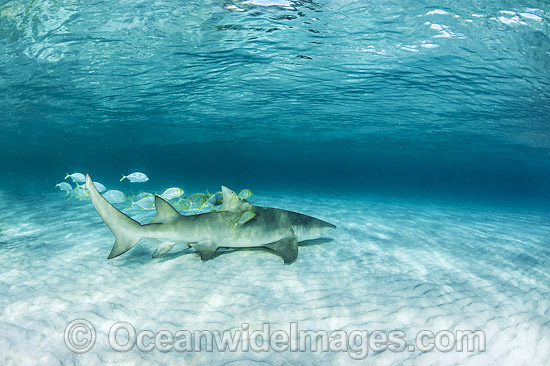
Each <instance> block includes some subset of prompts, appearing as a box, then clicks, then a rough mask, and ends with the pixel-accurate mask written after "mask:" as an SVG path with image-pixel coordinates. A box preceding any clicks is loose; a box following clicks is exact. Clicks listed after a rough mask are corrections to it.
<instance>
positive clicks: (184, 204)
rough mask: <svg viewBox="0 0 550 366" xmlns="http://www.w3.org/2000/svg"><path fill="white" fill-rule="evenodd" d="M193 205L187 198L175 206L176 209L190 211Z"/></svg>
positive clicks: (177, 202)
mask: <svg viewBox="0 0 550 366" xmlns="http://www.w3.org/2000/svg"><path fill="white" fill-rule="evenodd" d="M191 205H192V202H190V201H189V200H187V199H186V198H181V197H180V198H179V199H178V200H177V201H176V202H174V204H173V206H174V207H175V208H177V209H179V210H183V211H189V208H190V207H191Z"/></svg>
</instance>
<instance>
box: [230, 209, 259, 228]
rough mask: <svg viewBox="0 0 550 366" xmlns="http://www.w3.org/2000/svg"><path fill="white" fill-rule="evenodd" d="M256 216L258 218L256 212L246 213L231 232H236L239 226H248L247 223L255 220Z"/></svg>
mask: <svg viewBox="0 0 550 366" xmlns="http://www.w3.org/2000/svg"><path fill="white" fill-rule="evenodd" d="M254 216H256V213H255V212H254V211H246V212H244V213H243V214H242V215H241V217H240V218H239V220H238V221H237V222H236V223H234V224H233V226H232V227H231V230H235V228H236V227H237V226H238V225H244V224H246V223H247V222H249V221H250V220H252V219H253V218H254Z"/></svg>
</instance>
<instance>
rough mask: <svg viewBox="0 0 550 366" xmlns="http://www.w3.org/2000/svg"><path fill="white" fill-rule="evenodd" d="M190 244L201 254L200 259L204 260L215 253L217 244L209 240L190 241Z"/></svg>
mask: <svg viewBox="0 0 550 366" xmlns="http://www.w3.org/2000/svg"><path fill="white" fill-rule="evenodd" d="M191 246H192V247H193V248H195V250H196V251H197V252H199V254H200V255H201V260H203V261H206V260H208V259H210V258H212V256H213V255H214V253H216V250H217V249H218V246H217V245H216V244H215V243H213V242H211V241H203V242H198V243H191Z"/></svg>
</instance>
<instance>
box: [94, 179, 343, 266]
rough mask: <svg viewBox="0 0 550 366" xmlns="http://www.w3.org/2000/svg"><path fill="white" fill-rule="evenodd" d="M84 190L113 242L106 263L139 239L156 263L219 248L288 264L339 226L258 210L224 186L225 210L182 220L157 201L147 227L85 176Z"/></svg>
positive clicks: (206, 255) (210, 253)
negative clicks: (265, 254)
mask: <svg viewBox="0 0 550 366" xmlns="http://www.w3.org/2000/svg"><path fill="white" fill-rule="evenodd" d="M86 189H87V190H88V191H89V192H90V199H91V201H92V204H93V205H94V207H95V209H96V210H97V212H98V213H99V216H101V218H102V219H103V221H104V222H105V224H106V225H107V226H108V227H109V229H110V230H111V231H112V233H113V234H114V236H115V244H114V246H113V248H112V250H111V253H110V254H109V256H108V258H109V259H111V258H115V257H117V256H119V255H121V254H123V253H125V252H126V251H128V250H130V249H131V248H132V247H133V246H134V245H136V244H137V243H138V242H139V241H140V240H141V239H145V238H147V239H153V240H155V241H157V243H158V247H157V249H156V250H155V252H154V253H153V258H157V257H160V256H162V255H164V254H166V253H167V252H168V251H169V250H170V249H172V247H173V246H174V245H175V244H177V243H187V245H188V246H190V247H193V248H194V249H195V250H196V251H197V252H199V254H200V256H201V259H202V260H208V259H210V258H211V257H212V256H213V255H214V253H215V252H216V250H217V249H218V248H219V247H224V248H243V247H266V248H269V249H271V250H273V251H275V252H277V253H278V254H279V255H281V256H282V258H283V260H284V262H285V263H287V264H290V263H294V262H295V261H296V258H297V257H298V242H299V241H303V240H310V239H316V238H320V237H321V236H323V235H325V234H327V233H328V232H330V231H331V230H333V229H335V228H336V226H334V225H332V224H330V223H328V222H325V221H322V220H319V219H316V218H314V217H311V216H307V215H303V214H300V213H296V212H292V211H287V210H282V209H278V208H270V207H260V206H255V205H253V204H251V203H250V202H248V201H246V200H244V199H241V198H239V197H238V196H237V195H236V194H235V192H233V191H232V190H230V189H229V188H227V187H223V186H222V193H223V204H222V206H221V207H220V209H219V210H217V211H211V212H207V213H202V214H197V215H186V216H184V215H181V214H180V213H179V212H178V211H177V210H176V209H175V208H173V207H172V206H171V205H170V204H169V203H168V202H166V201H165V200H164V199H162V198H161V197H159V196H156V197H155V207H156V210H157V214H156V216H155V217H154V218H153V220H151V222H150V223H149V224H143V225H142V224H140V223H139V222H137V221H135V220H134V219H132V218H130V217H129V216H127V215H125V214H124V213H122V212H121V211H119V210H118V209H117V208H116V207H114V206H113V205H111V204H110V203H109V202H108V201H107V200H106V199H105V198H103V196H102V195H101V194H100V193H99V191H98V190H97V188H96V187H95V185H94V184H93V183H92V179H91V178H90V175H89V174H87V173H86ZM249 211H251V212H252V213H253V214H251V215H250V216H253V217H252V218H251V219H250V220H248V221H247V222H245V223H243V224H241V225H236V223H237V222H238V221H239V219H240V218H241V217H242V215H243V213H245V212H247V213H248V212H249Z"/></svg>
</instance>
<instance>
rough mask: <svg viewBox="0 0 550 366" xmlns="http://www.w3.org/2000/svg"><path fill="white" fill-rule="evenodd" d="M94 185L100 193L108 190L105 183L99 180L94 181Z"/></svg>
mask: <svg viewBox="0 0 550 366" xmlns="http://www.w3.org/2000/svg"><path fill="white" fill-rule="evenodd" d="M94 186H95V187H96V188H97V190H98V191H99V193H103V192H105V191H106V190H107V187H105V186H104V185H103V184H101V183H99V182H94Z"/></svg>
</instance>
